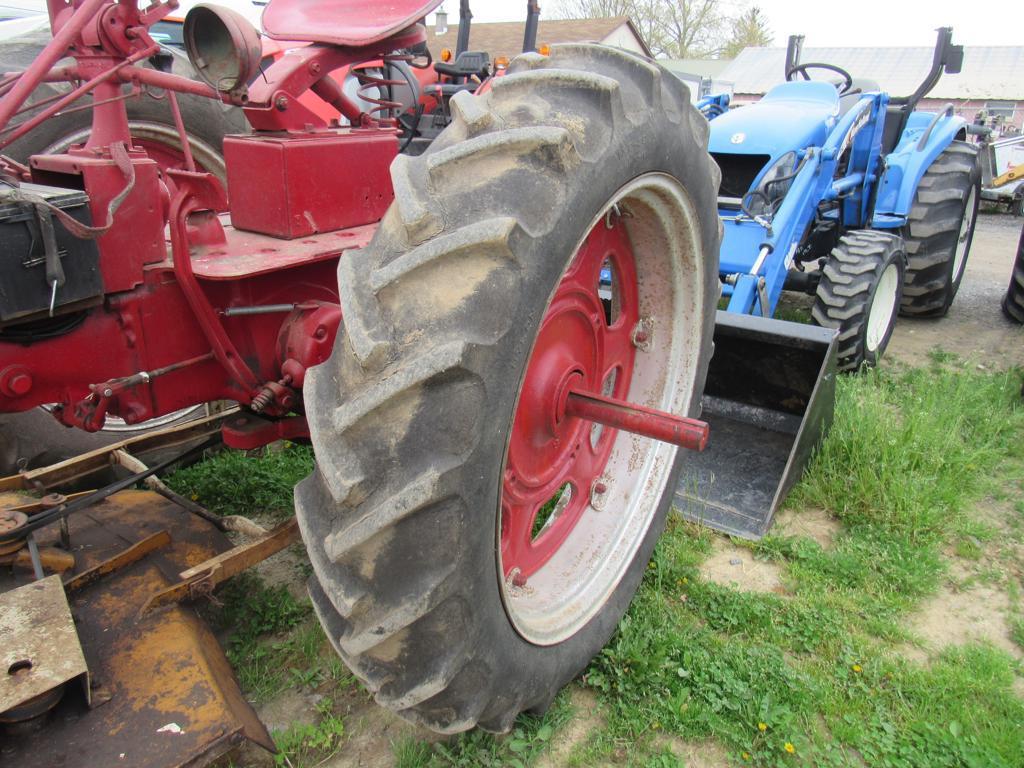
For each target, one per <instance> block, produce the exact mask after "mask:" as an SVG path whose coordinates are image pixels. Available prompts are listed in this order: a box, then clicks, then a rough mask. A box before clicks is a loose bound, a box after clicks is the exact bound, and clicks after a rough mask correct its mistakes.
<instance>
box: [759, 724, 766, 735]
mask: <svg viewBox="0 0 1024 768" xmlns="http://www.w3.org/2000/svg"><path fill="white" fill-rule="evenodd" d="M757 730H759V731H760V732H761V733H764V732H765V731H767V730H768V723H758V724H757Z"/></svg>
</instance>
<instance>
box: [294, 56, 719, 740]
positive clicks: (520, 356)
mask: <svg viewBox="0 0 1024 768" xmlns="http://www.w3.org/2000/svg"><path fill="white" fill-rule="evenodd" d="M452 112H453V122H452V124H451V125H450V126H449V127H448V128H447V129H446V130H445V131H444V133H443V134H442V135H441V136H440V137H439V138H438V139H437V140H436V141H435V142H434V143H433V144H432V146H431V147H430V148H429V150H428V151H427V152H426V153H425V154H423V155H421V156H419V157H407V156H402V157H399V158H398V159H397V160H396V161H395V163H394V164H393V165H392V178H393V182H394V187H395V193H396V194H395V204H394V205H393V206H392V207H391V209H390V210H389V211H388V212H387V214H386V215H385V217H384V219H383V221H382V222H381V226H380V228H379V229H378V231H377V233H376V235H375V236H374V239H373V241H372V242H371V243H370V245H369V246H367V247H366V248H364V249H363V250H361V251H357V252H355V253H349V254H346V256H345V257H344V258H342V260H341V263H340V265H339V275H338V276H339V288H340V293H341V301H342V306H343V307H344V311H345V322H344V327H343V329H342V332H341V333H339V334H338V338H337V340H336V343H335V347H334V351H333V355H332V357H331V358H330V360H328V361H327V362H326V363H325V364H323V365H322V366H320V367H318V368H316V369H314V370H313V371H311V373H310V376H309V377H308V378H307V380H306V384H305V398H306V402H307V404H308V406H309V423H310V429H311V433H312V441H313V445H314V448H315V450H316V455H317V468H316V470H315V471H314V473H313V474H312V475H311V476H310V477H309V478H307V479H306V480H304V481H303V482H302V483H301V484H300V485H299V486H298V487H297V489H296V506H297V511H298V519H299V524H300V528H301V531H302V536H303V539H304V540H305V543H306V546H307V548H308V550H309V554H310V558H311V560H312V563H313V569H314V576H313V578H312V579H311V584H310V591H311V594H312V596H313V602H314V605H315V606H316V609H317V612H318V614H319V616H320V619H321V621H322V623H323V625H324V627H325V629H326V631H327V633H328V635H329V636H330V638H331V640H332V642H333V643H334V645H335V647H336V649H337V650H338V652H339V653H340V654H341V656H342V658H343V659H344V660H345V662H346V663H347V664H348V665H349V666H350V667H351V669H352V670H353V671H354V673H355V674H356V675H357V676H358V677H359V678H360V679H361V680H362V681H363V682H364V683H365V684H366V686H367V688H368V689H369V690H370V691H372V692H373V694H374V695H375V697H376V700H377V701H378V702H379V703H380V704H382V705H383V706H385V707H387V708H389V709H392V710H394V711H396V712H398V713H399V714H400V715H402V716H403V717H405V718H407V719H409V720H411V721H413V722H416V723H418V724H421V725H425V726H427V727H429V728H432V729H434V730H436V731H440V732H445V733H454V732H459V731H464V730H467V729H470V728H473V727H475V726H480V727H482V728H485V729H487V730H490V731H496V732H503V731H506V730H508V729H509V728H510V727H511V725H512V723H513V721H514V719H515V717H516V716H517V715H518V714H519V713H520V712H522V711H524V710H534V711H536V710H543V709H544V708H546V707H547V706H548V705H549V704H550V702H551V701H552V699H553V698H554V696H555V694H556V693H557V692H558V690H559V689H560V688H561V687H562V686H563V685H565V684H566V683H567V682H568V681H569V680H571V679H572V678H573V676H575V675H576V674H577V673H578V672H580V671H581V670H582V669H583V668H584V667H585V665H586V664H587V663H588V662H589V660H590V659H591V658H592V657H593V656H594V655H595V654H596V653H597V652H598V651H599V650H600V649H601V647H602V646H603V645H604V644H605V643H606V642H607V641H608V639H609V638H610V637H611V635H612V633H613V632H614V630H615V627H616V625H617V624H618V622H619V620H620V619H621V618H622V616H623V614H624V613H625V610H626V608H627V607H628V605H629V602H630V600H631V599H632V597H633V594H634V593H635V591H636V589H637V587H638V585H639V583H640V579H641V577H642V576H643V572H644V568H645V565H646V563H647V561H648V559H649V558H650V555H651V552H652V550H653V548H654V544H655V541H656V540H657V538H658V536H659V534H660V532H661V530H662V529H663V525H664V520H665V516H666V514H667V511H668V509H669V507H670V504H671V499H672V495H673V490H674V488H675V485H676V482H677V476H678V473H679V470H680V467H681V465H682V462H683V461H684V460H685V455H684V452H683V451H680V450H678V449H676V448H675V447H673V446H669V445H667V444H664V443H658V442H654V441H650V440H647V439H643V438H639V437H636V436H634V435H631V434H628V433H624V432H619V431H616V430H612V429H609V428H601V427H600V426H598V425H593V424H591V423H589V422H584V421H582V420H580V419H577V418H575V417H573V416H569V415H567V414H566V412H565V402H564V397H563V396H564V395H565V392H566V391H567V389H566V387H567V386H569V385H572V386H577V387H584V388H585V389H587V390H588V391H597V392H603V393H605V394H606V395H609V396H612V397H620V398H627V399H630V400H632V401H634V402H639V403H641V404H644V405H648V406H650V407H655V408H660V409H663V410H670V411H672V412H674V413H678V414H682V415H689V416H695V415H697V414H698V413H699V410H700V397H701V393H702V390H703V385H704V379H705V376H706V373H707V366H708V362H709V358H710V355H711V339H712V331H713V327H714V313H715V305H716V302H717V299H718V295H719V288H718V259H717V254H718V246H719V238H720V235H719V232H720V230H719V223H718V217H717V213H716V208H715V205H716V197H715V196H716V191H717V182H718V172H717V168H716V167H715V166H714V164H713V163H712V161H711V160H710V158H709V155H708V153H707V131H708V129H707V124H706V122H705V120H704V119H703V118H702V117H701V116H700V115H699V114H698V113H697V111H696V110H695V109H694V108H693V107H692V106H691V105H690V102H689V95H688V93H687V90H686V88H685V86H683V85H682V84H681V83H680V82H679V81H678V80H677V79H676V78H674V77H672V76H671V75H669V74H665V73H664V71H663V70H662V69H660V68H659V67H657V66H655V65H653V64H651V63H650V62H649V61H647V60H645V59H641V58H639V57H635V56H633V55H631V54H628V53H626V52H623V51H619V50H617V49H612V48H607V47H603V46H589V45H568V46H556V47H554V48H553V49H552V52H551V54H550V56H541V55H539V54H526V55H523V56H521V57H519V58H517V59H516V60H515V62H513V64H512V66H511V67H510V69H509V74H508V75H506V76H504V77H501V78H497V79H495V80H494V82H493V88H492V89H491V90H490V92H488V93H486V94H484V95H481V96H473V95H470V94H468V93H461V94H459V95H458V96H456V97H455V98H454V99H453V100H452Z"/></svg>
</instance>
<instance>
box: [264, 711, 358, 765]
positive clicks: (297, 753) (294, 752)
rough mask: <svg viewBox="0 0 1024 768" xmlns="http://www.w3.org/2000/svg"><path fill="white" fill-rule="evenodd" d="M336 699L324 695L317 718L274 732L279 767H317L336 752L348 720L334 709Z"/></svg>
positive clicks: (275, 760) (342, 740) (275, 759)
mask: <svg viewBox="0 0 1024 768" xmlns="http://www.w3.org/2000/svg"><path fill="white" fill-rule="evenodd" d="M333 706H334V702H333V701H332V700H331V699H329V698H325V699H322V700H321V701H320V702H319V703H318V704H317V707H316V709H317V721H316V722H315V723H299V724H295V725H292V726H291V727H289V728H287V729H285V730H283V731H275V732H274V743H275V744H276V745H277V754H276V755H274V765H275V766H276V767H277V768H307V766H308V767H309V768H314V767H315V766H319V765H323V764H324V763H325V762H326V761H328V760H330V759H331V758H332V757H333V756H334V755H336V754H337V753H338V752H339V751H340V750H341V748H342V746H343V745H344V744H345V737H346V732H345V723H344V721H343V720H342V718H341V717H340V716H338V715H337V714H336V713H335V712H334V711H333Z"/></svg>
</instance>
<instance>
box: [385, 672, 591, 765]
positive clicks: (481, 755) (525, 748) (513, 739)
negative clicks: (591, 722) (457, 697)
mask: <svg viewBox="0 0 1024 768" xmlns="http://www.w3.org/2000/svg"><path fill="white" fill-rule="evenodd" d="M573 714H574V713H573V709H572V706H571V705H570V704H569V702H568V696H567V694H566V692H565V691H563V692H562V693H561V694H559V696H558V697H557V698H556V699H555V702H554V704H552V705H551V707H550V709H548V711H547V712H546V713H545V714H544V715H543V716H539V717H538V716H533V715H520V717H519V719H518V720H517V721H516V724H515V727H514V728H513V729H512V732H511V733H509V734H508V735H506V736H499V737H494V736H491V735H490V734H487V733H484V732H483V731H472V732H470V733H467V734H465V735H463V736H460V737H458V738H456V739H453V740H451V741H448V742H436V743H434V744H428V743H426V742H421V741H416V740H415V739H403V740H401V741H399V742H398V743H397V744H396V745H395V747H394V755H395V763H396V766H397V768H442V766H454V767H457V768H525V766H528V765H530V764H531V763H533V762H534V761H535V760H536V759H537V758H538V757H540V756H541V755H542V754H544V753H545V752H546V751H547V750H548V748H549V747H550V745H551V739H552V737H553V736H554V734H555V733H556V731H557V730H558V729H559V728H560V727H562V726H563V725H564V724H565V723H566V722H567V721H568V720H569V719H570V717H571V716H572V715H573Z"/></svg>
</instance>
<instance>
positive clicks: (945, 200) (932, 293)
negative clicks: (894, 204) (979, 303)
mask: <svg viewBox="0 0 1024 768" xmlns="http://www.w3.org/2000/svg"><path fill="white" fill-rule="evenodd" d="M980 202H981V165H980V163H979V160H978V150H977V148H976V147H974V146H972V145H971V144H968V143H967V142H965V141H954V142H952V143H951V144H950V145H949V146H948V147H946V149H945V150H943V152H942V154H940V155H939V156H938V157H937V158H935V161H934V162H933V163H932V164H931V165H930V166H929V168H928V170H927V171H925V174H924V176H923V177H922V178H921V182H920V183H919V184H918V186H917V190H916V192H915V193H914V202H913V205H912V206H911V208H910V216H909V217H908V220H907V226H906V228H905V231H904V240H905V241H906V247H907V272H906V277H905V278H904V282H903V299H902V302H901V305H900V312H901V313H902V314H904V315H908V316H912V317H942V316H943V315H945V314H946V313H947V312H948V311H949V307H950V305H952V303H953V299H954V298H955V297H956V292H957V291H958V290H959V289H960V282H961V280H963V277H964V270H966V268H967V257H968V256H969V255H970V252H971V242H972V241H973V239H974V225H975V223H976V221H977V219H978V205H979V204H980Z"/></svg>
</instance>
